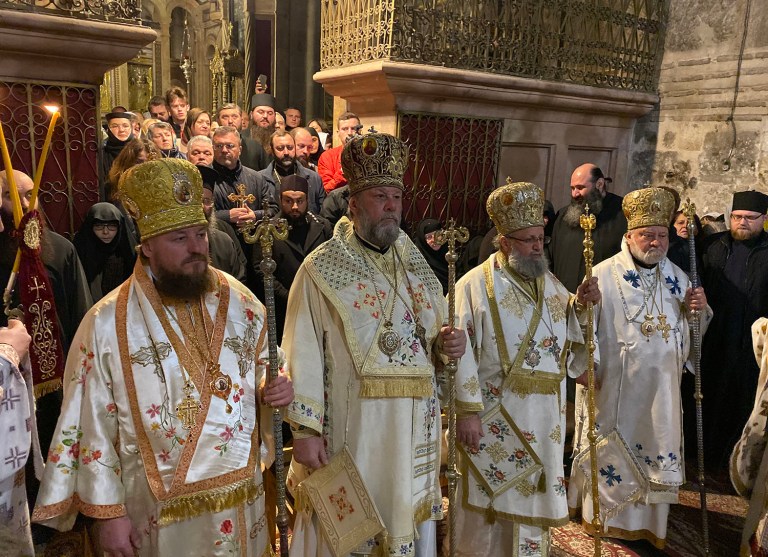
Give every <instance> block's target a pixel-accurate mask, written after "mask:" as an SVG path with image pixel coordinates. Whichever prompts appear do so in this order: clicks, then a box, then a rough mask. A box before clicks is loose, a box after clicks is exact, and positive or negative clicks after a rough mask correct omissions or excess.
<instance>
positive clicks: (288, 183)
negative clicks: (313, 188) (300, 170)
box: [280, 174, 309, 194]
mask: <svg viewBox="0 0 768 557" xmlns="http://www.w3.org/2000/svg"><path fill="white" fill-rule="evenodd" d="M286 191H300V192H302V193H307V194H308V193H309V182H307V179H306V178H304V177H303V176H296V175H295V174H290V175H288V176H286V177H285V178H283V180H282V182H281V183H280V193H281V194H282V193H283V192H286Z"/></svg>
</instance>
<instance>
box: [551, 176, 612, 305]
mask: <svg viewBox="0 0 768 557" xmlns="http://www.w3.org/2000/svg"><path fill="white" fill-rule="evenodd" d="M605 186H606V179H605V176H604V175H603V172H602V170H600V169H599V168H598V167H597V166H595V165H594V164H591V163H587V164H582V165H581V166H579V167H578V168H577V169H576V170H574V171H573V174H572V175H571V203H570V204H569V205H567V206H566V207H563V208H562V209H560V211H558V213H557V217H556V218H555V225H554V227H553V229H552V239H551V240H550V242H549V257H550V265H551V266H552V272H553V273H554V274H555V276H556V277H557V278H558V279H559V280H560V282H562V283H563V284H564V285H565V287H566V288H567V289H568V291H569V292H576V287H577V286H579V283H581V281H582V280H583V279H584V257H583V255H582V254H583V251H584V231H583V230H582V229H581V226H579V216H581V214H582V213H583V212H584V206H585V205H586V204H589V210H590V212H591V213H592V214H594V215H595V217H596V218H597V226H596V228H595V230H594V231H593V232H592V238H593V239H594V241H595V259H594V262H595V265H597V264H598V263H600V262H601V261H603V260H604V259H608V258H609V257H612V256H614V255H616V254H617V253H619V251H621V239H622V237H623V236H624V233H625V232H626V231H627V219H626V218H625V217H624V213H622V211H621V200H622V198H621V197H620V196H618V195H615V194H613V193H610V192H608V191H606V189H605Z"/></svg>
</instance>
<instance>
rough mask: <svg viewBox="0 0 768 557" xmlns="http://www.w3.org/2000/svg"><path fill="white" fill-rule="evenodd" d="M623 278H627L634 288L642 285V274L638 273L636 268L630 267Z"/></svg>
mask: <svg viewBox="0 0 768 557" xmlns="http://www.w3.org/2000/svg"><path fill="white" fill-rule="evenodd" d="M622 278H623V279H624V280H626V281H627V282H628V283H629V284H631V285H632V287H633V288H639V287H640V275H638V274H637V271H635V270H634V269H628V270H627V272H626V273H624V275H623V276H622Z"/></svg>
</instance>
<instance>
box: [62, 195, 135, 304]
mask: <svg viewBox="0 0 768 557" xmlns="http://www.w3.org/2000/svg"><path fill="white" fill-rule="evenodd" d="M72 243H73V244H75V248H76V249H77V254H78V255H79V256H80V262H81V263H82V265H83V270H84V271H85V276H86V278H87V279H88V285H89V286H90V289H91V295H92V296H93V301H94V302H97V301H99V300H100V299H101V298H103V297H104V296H106V295H107V294H109V293H110V292H111V291H112V290H114V289H115V288H117V287H118V286H120V285H121V284H122V283H123V282H124V281H125V280H126V279H127V278H128V277H129V276H131V273H132V272H133V265H134V263H135V262H136V246H135V244H134V242H133V240H132V238H131V235H130V234H128V233H127V228H126V223H125V216H124V215H123V214H122V213H121V212H120V210H119V209H118V208H117V207H115V206H114V205H112V204H111V203H96V205H94V206H93V207H91V209H90V210H89V211H88V214H87V215H86V217H85V221H84V222H83V224H82V226H81V227H80V230H79V231H78V232H77V234H75V238H74V240H73V241H72Z"/></svg>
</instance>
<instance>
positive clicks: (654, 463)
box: [632, 443, 680, 472]
mask: <svg viewBox="0 0 768 557" xmlns="http://www.w3.org/2000/svg"><path fill="white" fill-rule="evenodd" d="M632 454H634V455H635V457H637V459H638V460H639V461H641V462H644V463H645V465H646V466H648V467H649V468H651V469H652V470H658V471H659V472H679V471H680V458H679V457H678V456H677V455H676V454H675V453H667V455H666V456H665V455H663V454H658V455H656V456H655V457H653V456H652V455H649V454H643V446H642V445H641V444H640V443H637V444H636V445H635V448H634V449H632Z"/></svg>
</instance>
